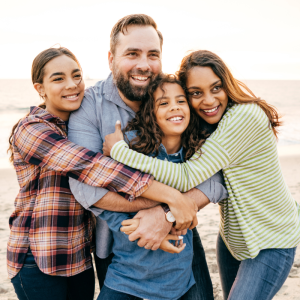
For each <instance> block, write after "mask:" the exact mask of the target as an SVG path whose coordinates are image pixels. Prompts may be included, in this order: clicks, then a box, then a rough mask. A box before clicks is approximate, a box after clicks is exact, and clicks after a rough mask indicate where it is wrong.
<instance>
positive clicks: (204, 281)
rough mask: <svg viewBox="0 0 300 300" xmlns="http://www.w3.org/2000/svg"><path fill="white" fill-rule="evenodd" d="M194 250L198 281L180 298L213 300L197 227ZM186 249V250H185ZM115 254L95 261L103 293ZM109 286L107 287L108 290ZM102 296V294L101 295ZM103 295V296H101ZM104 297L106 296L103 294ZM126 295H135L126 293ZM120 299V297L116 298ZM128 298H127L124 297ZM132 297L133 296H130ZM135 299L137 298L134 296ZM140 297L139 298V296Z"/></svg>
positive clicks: (182, 299)
mask: <svg viewBox="0 0 300 300" xmlns="http://www.w3.org/2000/svg"><path fill="white" fill-rule="evenodd" d="M193 250H194V257H193V266H192V268H193V274H194V278H195V281H196V284H194V285H193V286H192V287H191V288H190V289H189V291H187V292H186V293H185V294H184V295H183V296H182V297H181V298H180V299H181V300H213V299H214V295H213V287H212V282H211V278H210V275H209V271H208V267H207V262H206V258H205V253H204V249H203V246H202V243H201V239H200V236H199V233H198V231H197V229H196V228H194V229H193ZM183 251H184V250H183ZM112 257H113V255H110V256H109V257H108V258H106V259H100V258H99V257H97V256H96V255H95V262H96V269H97V274H98V278H99V285H100V289H101V293H102V292H103V289H104V287H103V284H104V279H105V275H106V272H107V268H108V266H109V264H110V263H111V260H112ZM102 287H103V288H102ZM107 289H108V288H107V287H105V290H106V292H105V293H108V291H107ZM101 293H100V295H101ZM117 293H118V294H119V295H123V296H124V295H126V294H123V293H119V292H117ZM99 297H100V296H99ZM101 297H102V296H101ZM103 297H104V296H103ZM126 297H133V296H129V295H126ZM98 299H105V298H98ZM106 299H114V298H106ZM116 299H119V298H116ZM124 299H127V298H124ZM128 299H131V298H128ZM132 299H135V298H132ZM137 299H139V298H137Z"/></svg>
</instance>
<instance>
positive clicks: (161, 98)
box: [155, 95, 186, 102]
mask: <svg viewBox="0 0 300 300" xmlns="http://www.w3.org/2000/svg"><path fill="white" fill-rule="evenodd" d="M181 97H184V98H186V96H185V95H177V96H175V98H181ZM163 99H170V97H165V96H164V97H159V98H157V99H156V100H155V102H157V101H158V100H163Z"/></svg>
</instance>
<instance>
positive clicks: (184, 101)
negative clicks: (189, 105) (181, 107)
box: [178, 98, 186, 103]
mask: <svg viewBox="0 0 300 300" xmlns="http://www.w3.org/2000/svg"><path fill="white" fill-rule="evenodd" d="M178 103H186V99H184V98H182V99H180V100H178Z"/></svg>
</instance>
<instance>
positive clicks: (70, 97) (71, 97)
mask: <svg viewBox="0 0 300 300" xmlns="http://www.w3.org/2000/svg"><path fill="white" fill-rule="evenodd" d="M76 97H77V95H73V96H64V98H66V99H74V98H76Z"/></svg>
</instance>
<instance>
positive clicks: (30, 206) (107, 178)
mask: <svg viewBox="0 0 300 300" xmlns="http://www.w3.org/2000/svg"><path fill="white" fill-rule="evenodd" d="M32 82H33V85H34V88H35V89H36V90H37V92H38V93H39V95H40V96H41V97H42V98H43V99H44V100H45V103H44V104H42V105H40V106H39V107H32V108H31V110H30V113H29V114H28V115H27V116H26V117H25V118H23V119H21V120H20V121H19V122H18V123H17V124H16V125H15V126H14V128H13V130H12V134H11V137H10V139H9V142H10V149H9V150H10V151H11V162H13V164H14V167H15V169H16V172H17V177H18V182H19V185H20V190H19V193H18V195H17V197H16V200H15V210H14V212H13V213H12V215H11V217H10V219H9V225H10V229H11V231H10V237H9V241H8V247H7V266H8V274H9V277H10V278H11V281H12V283H13V285H14V288H15V291H16V293H17V295H18V298H19V299H26V300H28V299H30V300H31V299H44V300H45V299H63V300H65V299H67V298H68V299H93V297H94V283H95V279H94V270H93V265H92V257H91V252H92V251H93V247H94V244H93V222H92V216H91V213H90V212H88V211H86V210H84V208H83V207H82V206H81V205H80V204H79V203H78V202H77V201H76V200H75V198H74V196H73V195H72V193H71V191H70V188H69V181H68V177H72V178H75V179H77V180H79V181H81V182H84V183H86V184H89V185H93V186H100V187H106V188H108V189H109V190H112V191H122V192H124V193H126V194H129V195H130V196H129V200H130V199H134V198H135V197H138V196H139V195H141V194H142V193H143V192H144V191H145V190H147V189H148V187H149V185H150V184H151V182H152V180H151V177H150V176H149V175H146V174H143V173H140V172H139V171H134V170H132V169H131V168H128V167H125V166H123V165H122V164H119V163H117V162H115V161H113V160H112V159H110V158H107V157H104V156H103V155H102V154H101V153H94V152H92V151H90V150H88V149H85V148H83V147H80V146H78V145H76V144H74V143H72V142H70V141H68V139H67V135H66V134H67V125H68V119H69V115H70V112H71V111H73V110H76V109H78V108H79V106H80V104H81V101H82V99H83V96H84V82H83V80H82V72H81V67H80V65H79V62H78V61H77V59H76V57H75V56H74V55H73V53H71V52H70V51H69V50H68V49H66V48H57V49H56V48H50V49H47V50H45V51H43V52H41V53H40V54H39V55H38V56H37V57H36V58H35V59H34V61H33V65H32ZM50 275H51V276H50Z"/></svg>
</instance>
